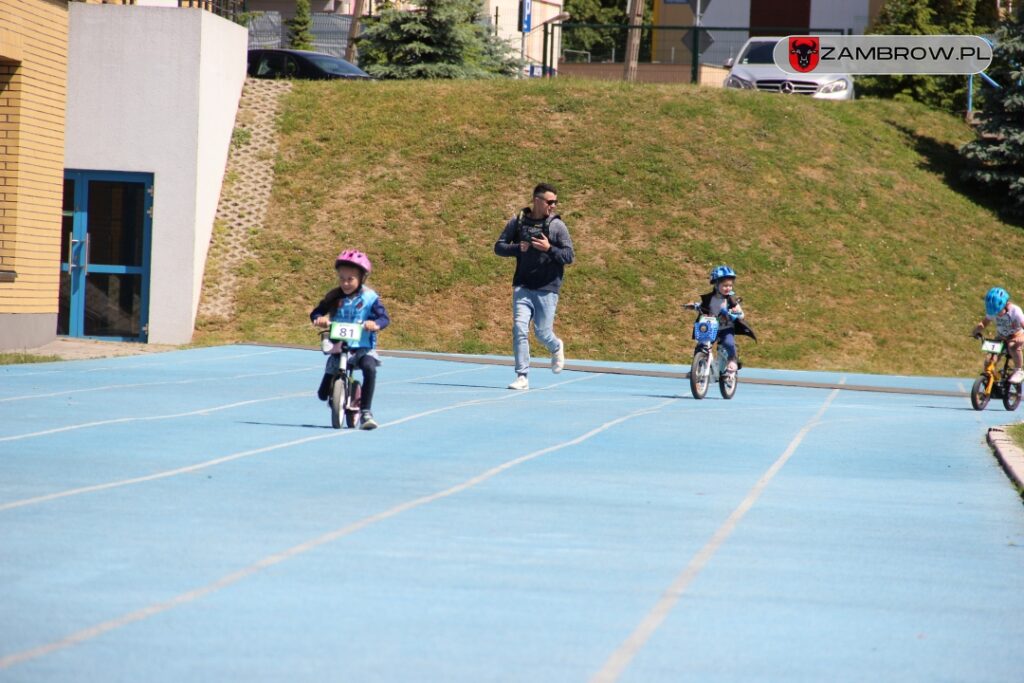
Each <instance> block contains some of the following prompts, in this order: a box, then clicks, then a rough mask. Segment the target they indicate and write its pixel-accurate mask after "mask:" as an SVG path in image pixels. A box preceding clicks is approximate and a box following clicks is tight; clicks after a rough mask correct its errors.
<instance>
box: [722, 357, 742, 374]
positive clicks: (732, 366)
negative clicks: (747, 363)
mask: <svg viewBox="0 0 1024 683" xmlns="http://www.w3.org/2000/svg"><path fill="white" fill-rule="evenodd" d="M739 369H740V364H739V363H737V362H736V361H734V360H731V361H729V363H728V365H726V366H725V372H726V373H727V374H730V375H735V374H736V371H737V370H739Z"/></svg>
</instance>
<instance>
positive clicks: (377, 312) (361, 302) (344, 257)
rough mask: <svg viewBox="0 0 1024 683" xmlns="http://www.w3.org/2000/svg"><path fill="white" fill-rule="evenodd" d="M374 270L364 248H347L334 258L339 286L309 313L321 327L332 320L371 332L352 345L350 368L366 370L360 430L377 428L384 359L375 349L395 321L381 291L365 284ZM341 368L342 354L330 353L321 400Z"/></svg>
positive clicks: (324, 326) (327, 394)
mask: <svg viewBox="0 0 1024 683" xmlns="http://www.w3.org/2000/svg"><path fill="white" fill-rule="evenodd" d="M372 269H373V266H372V264H371V263H370V259H369V258H367V256H366V254H364V253H363V252H361V251H356V250H354V249H346V250H345V251H343V252H341V253H340V254H338V258H337V259H335V261H334V270H335V272H337V273H338V286H337V287H335V288H334V289H332V290H331V291H329V292H327V294H325V295H324V298H323V300H321V301H320V303H318V304H317V305H316V308H314V309H313V310H312V311H311V312H310V314H309V319H310V320H311V321H313V324H314V325H315V326H316V327H318V328H320V329H323V328H326V327H328V326H329V325H330V324H331V323H332V322H335V323H362V325H363V329H364V330H366V331H367V332H368V333H369V334H364V335H362V336H361V337H360V339H359V341H358V342H356V343H354V344H350V345H349V349H350V355H349V358H350V360H349V367H352V368H359V370H361V371H362V373H363V389H362V414H361V415H360V425H359V426H360V429H376V428H377V423H376V422H375V421H374V419H373V413H372V412H371V410H370V406H371V405H372V404H373V390H374V387H375V386H376V384H377V366H378V365H380V362H381V361H380V356H378V355H377V352H376V351H375V349H376V347H377V332H379V331H380V330H383V329H384V328H385V327H387V326H388V324H389V323H390V322H391V319H390V318H389V317H388V312H387V311H386V310H385V309H384V304H382V303H381V302H380V297H379V296H377V292H375V291H373V290H372V289H370V288H369V287H367V286H365V284H364V283H365V282H366V277H367V276H368V275H369V274H370V271H371V270H372ZM337 369H338V357H337V356H336V355H335V356H328V357H327V367H326V368H325V370H324V378H323V380H322V381H321V382H320V388H319V390H317V396H318V397H320V400H321V401H326V400H327V397H328V396H330V393H331V378H332V377H333V376H334V372H335V371H336V370H337Z"/></svg>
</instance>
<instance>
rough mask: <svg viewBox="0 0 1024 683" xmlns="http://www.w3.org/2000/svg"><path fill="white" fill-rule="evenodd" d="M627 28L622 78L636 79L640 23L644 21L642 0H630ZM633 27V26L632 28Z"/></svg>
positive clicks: (627, 79)
mask: <svg viewBox="0 0 1024 683" xmlns="http://www.w3.org/2000/svg"><path fill="white" fill-rule="evenodd" d="M630 1H631V3H632V5H631V6H630V9H629V28H628V29H627V33H626V69H625V73H624V74H623V76H622V78H623V80H626V81H630V82H632V81H635V80H636V63H637V59H638V58H639V56H640V25H641V24H642V23H643V21H644V0H630ZM634 27H635V28H634Z"/></svg>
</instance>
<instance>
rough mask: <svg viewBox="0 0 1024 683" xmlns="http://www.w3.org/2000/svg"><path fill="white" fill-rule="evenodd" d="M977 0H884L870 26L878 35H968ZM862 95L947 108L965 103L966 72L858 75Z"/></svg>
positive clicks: (972, 26) (859, 90) (953, 107)
mask: <svg viewBox="0 0 1024 683" xmlns="http://www.w3.org/2000/svg"><path fill="white" fill-rule="evenodd" d="M976 8H977V0H887V1H886V3H885V4H884V5H882V10H881V12H879V14H878V20H877V21H876V22H875V23H874V25H873V26H872V27H871V29H870V30H869V33H873V34H877V35H905V36H933V35H971V34H973V33H974V32H975V30H976V28H975V25H974V17H975V13H976ZM857 90H858V92H859V93H860V94H862V95H868V96H872V97H881V98H887V99H895V100H914V101H917V102H923V103H924V104H927V105H929V106H932V107H936V108H939V109H945V110H948V111H954V110H960V109H963V108H964V107H965V106H966V103H967V78H966V77H965V76H931V75H921V74H900V75H892V76H865V77H863V78H858V79H857Z"/></svg>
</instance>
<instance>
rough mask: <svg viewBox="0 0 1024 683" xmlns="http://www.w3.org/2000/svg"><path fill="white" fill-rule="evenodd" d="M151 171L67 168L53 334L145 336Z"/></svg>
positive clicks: (140, 338) (127, 338) (141, 338)
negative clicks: (99, 170) (55, 319)
mask: <svg viewBox="0 0 1024 683" xmlns="http://www.w3.org/2000/svg"><path fill="white" fill-rule="evenodd" d="M152 194H153V176H152V175H151V174H148V173H105V172H98V171H65V173H64V211H63V230H62V235H61V254H62V262H61V282H60V284H61V287H60V307H59V311H58V314H57V333H58V334H66V335H69V336H72V337H94V338H99V339H116V340H125V341H146V337H147V333H146V329H147V324H148V315H149V251H150V247H149V245H150V232H151V224H152V219H151V213H152Z"/></svg>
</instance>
